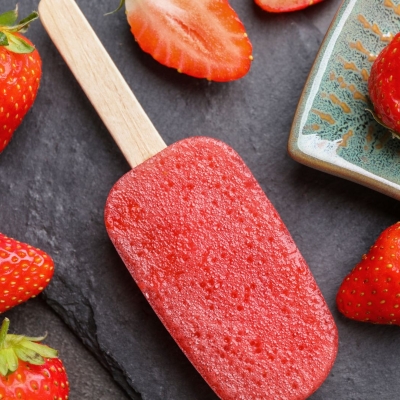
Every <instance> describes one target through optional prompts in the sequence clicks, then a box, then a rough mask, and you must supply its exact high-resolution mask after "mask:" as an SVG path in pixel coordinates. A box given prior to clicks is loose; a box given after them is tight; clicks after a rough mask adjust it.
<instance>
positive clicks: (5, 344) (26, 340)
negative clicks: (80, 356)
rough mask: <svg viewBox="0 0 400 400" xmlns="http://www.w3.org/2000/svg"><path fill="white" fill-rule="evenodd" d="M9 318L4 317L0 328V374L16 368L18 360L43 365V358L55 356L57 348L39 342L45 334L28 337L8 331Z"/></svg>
mask: <svg viewBox="0 0 400 400" xmlns="http://www.w3.org/2000/svg"><path fill="white" fill-rule="evenodd" d="M9 326H10V320H9V319H8V318H5V319H4V320H3V323H2V325H1V328H0V375H2V376H7V375H9V374H11V373H13V372H14V371H16V370H17V368H18V364H19V360H21V361H25V362H28V363H30V364H33V365H43V364H44V363H45V362H46V361H45V358H56V357H57V356H58V353H57V350H54V349H52V348H50V347H48V346H45V345H43V344H40V343H39V342H41V341H42V340H44V339H45V338H46V336H41V337H29V336H22V335H13V334H9V333H8V328H9Z"/></svg>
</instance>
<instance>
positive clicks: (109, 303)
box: [0, 0, 400, 400]
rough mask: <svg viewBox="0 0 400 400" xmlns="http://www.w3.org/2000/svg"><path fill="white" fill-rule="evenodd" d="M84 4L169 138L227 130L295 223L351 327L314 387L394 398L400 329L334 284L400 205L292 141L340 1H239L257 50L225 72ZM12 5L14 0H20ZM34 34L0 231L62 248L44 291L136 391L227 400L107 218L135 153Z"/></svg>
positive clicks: (1, 181) (155, 396)
mask: <svg viewBox="0 0 400 400" xmlns="http://www.w3.org/2000/svg"><path fill="white" fill-rule="evenodd" d="M37 3H38V1H37V0H20V8H21V10H22V11H24V12H28V11H30V10H31V9H35V8H37ZM78 3H79V5H80V6H81V8H82V10H83V11H84V13H85V14H86V15H87V17H88V19H89V21H90V22H91V24H92V25H93V27H94V28H95V30H96V32H97V34H98V35H99V37H100V39H101V41H102V42H103V43H104V45H105V46H106V48H107V49H108V51H109V52H110V55H111V57H112V58H113V59H114V61H115V63H116V64H117V66H118V68H119V69H120V70H121V72H122V74H123V75H124V76H125V78H126V80H127V82H128V84H129V85H130V86H131V88H132V89H133V91H134V93H135V94H136V96H137V98H138V100H139V101H140V102H141V104H142V106H143V108H144V109H145V110H146V112H147V113H148V115H149V117H150V119H151V120H152V121H153V123H154V124H155V126H156V128H157V129H158V130H159V132H160V134H161V135H162V137H163V138H164V140H165V141H166V142H167V144H171V143H173V142H175V141H177V140H179V139H183V138H185V137H188V136H194V135H206V136H212V137H215V138H218V139H221V140H223V141H225V142H226V143H228V144H229V145H231V146H232V147H233V148H234V149H235V150H236V151H237V152H238V153H239V154H240V155H241V156H242V157H243V159H244V160H245V162H246V163H247V165H248V166H249V167H250V169H251V170H252V171H253V173H254V175H255V177H256V178H257V179H258V181H259V182H260V184H261V186H262V187H263V189H264V190H265V192H266V194H267V195H268V197H269V198H270V200H271V201H272V203H273V204H274V205H275V207H276V208H277V209H278V211H279V213H280V214H281V217H282V219H283V220H284V222H285V223H286V224H287V226H288V228H289V230H290V231H291V233H292V235H293V237H294V239H295V241H296V242H297V244H298V246H299V248H300V250H301V252H302V253H303V255H304V257H305V258H306V260H307V261H308V263H309V266H310V268H311V270H312V272H313V274H314V276H315V278H316V280H317V282H318V284H319V285H320V288H321V290H322V292H323V294H324V296H325V298H326V300H327V302H328V305H329V306H330V308H331V310H332V312H333V315H334V317H335V320H336V322H337V324H338V328H339V335H340V349H339V354H338V357H337V361H336V364H335V366H334V367H333V369H332V372H331V373H330V375H329V377H328V379H327V380H326V382H325V383H324V384H323V385H322V386H321V388H320V389H319V390H318V391H317V392H316V393H315V394H314V395H313V396H311V398H312V399H313V400H317V399H324V400H336V399H360V400H361V399H362V400H376V399H377V398H379V399H393V398H396V397H398V393H400V379H399V378H400V369H399V368H398V365H399V361H398V360H399V359H400V331H399V329H398V328H397V327H381V326H373V325H367V324H365V325H364V324H360V323H354V322H351V321H349V320H346V319H344V318H343V317H341V316H340V315H339V314H338V312H337V310H336V307H335V294H336V290H337V288H338V286H339V284H340V282H341V280H342V278H343V277H344V276H345V275H346V274H347V272H348V271H349V270H350V269H351V268H352V267H353V266H354V264H355V263H356V262H357V261H358V260H359V258H360V256H361V254H363V252H365V251H366V250H367V249H368V247H369V246H370V245H371V244H372V242H373V241H374V240H375V238H376V237H377V235H378V234H379V233H380V231H381V230H383V229H384V228H385V227H387V226H388V225H390V224H392V223H394V222H395V221H396V220H397V219H398V218H399V211H400V207H399V203H398V202H397V201H395V200H393V199H390V198H388V197H385V196H384V195H382V194H379V193H376V192H374V191H372V190H369V189H366V188H364V187H361V186H358V185H356V184H354V183H350V182H347V181H344V180H342V179H339V178H336V177H333V176H329V175H326V174H324V173H321V172H318V171H315V170H312V169H310V168H307V167H304V166H301V165H299V164H297V163H296V162H294V161H293V160H291V159H290V157H289V156H288V155H287V151H286V146H287V139H288V133H289V130H290V125H291V121H292V118H293V115H294V112H295V108H296V105H297V102H298V99H299V97H300V94H301V91H302V87H303V85H304V83H305V80H306V78H307V74H308V72H309V70H310V68H311V65H312V63H313V60H314V58H315V55H316V53H317V51H318V48H319V45H320V44H321V41H322V39H323V36H324V34H325V32H326V30H327V28H328V26H329V23H330V21H331V20H332V18H333V16H334V13H335V11H336V9H337V7H338V6H339V3H340V0H326V1H325V2H324V3H321V4H318V5H315V6H313V7H311V8H309V9H307V10H304V11H301V12H296V13H290V14H286V15H269V14H267V13H265V12H263V11H261V10H260V9H259V8H258V7H257V6H255V5H254V4H253V3H252V0H246V1H244V0H232V1H231V4H232V6H233V7H234V8H235V9H236V11H237V12H238V14H239V16H240V17H241V19H242V21H243V22H244V24H245V25H246V28H247V31H248V34H249V37H250V39H251V40H252V43H253V46H254V59H255V61H254V63H253V66H252V69H251V71H250V73H249V74H248V75H247V76H246V77H245V78H243V79H241V80H239V81H236V82H231V83H225V84H218V83H210V82H207V81H205V80H196V79H193V78H190V77H187V76H185V75H180V74H178V73H177V72H175V71H173V70H170V69H167V68H165V67H163V66H161V65H159V64H158V63H156V62H155V61H154V60H152V58H151V57H150V56H148V55H146V54H144V53H142V52H141V50H140V49H139V48H138V46H137V44H136V43H135V42H134V40H133V38H132V36H131V34H130V32H129V29H128V25H127V23H126V21H125V16H124V13H123V12H120V13H119V14H117V15H113V16H108V17H104V13H106V12H107V11H110V10H112V9H113V8H115V7H116V5H117V4H116V3H118V2H117V1H114V2H111V1H106V0H85V1H84V0H80V1H78ZM3 4H5V7H6V8H11V7H12V6H13V1H11V0H3V1H2V5H3ZM29 37H30V38H31V39H32V40H34V42H35V43H36V44H37V47H38V49H39V51H40V53H41V55H42V58H43V60H44V75H43V81H42V86H41V90H40V93H39V96H38V98H37V101H36V104H35V106H34V108H33V109H32V111H31V112H30V113H29V115H28V116H27V117H26V119H25V120H24V122H23V124H22V126H21V127H20V129H19V130H18V132H17V134H16V135H15V137H14V139H13V140H12V142H11V144H10V145H9V146H8V148H7V149H6V151H5V152H4V153H3V154H2V155H1V156H0V171H1V172H0V204H1V207H0V221H1V225H0V231H2V232H3V233H6V234H8V235H10V236H13V237H16V238H18V239H20V240H23V241H27V242H29V243H31V244H33V245H36V246H38V247H40V248H42V249H44V250H46V251H48V252H49V253H50V254H51V255H52V256H53V258H54V259H55V262H56V274H55V276H54V279H53V281H52V282H51V284H50V286H49V287H48V289H47V290H46V293H45V299H46V301H47V303H48V304H49V305H50V306H51V307H52V308H53V309H54V310H55V311H56V312H57V313H58V314H59V315H60V316H61V318H62V319H63V320H64V321H65V322H66V324H67V325H68V326H69V327H70V328H71V329H72V331H73V332H75V334H76V335H77V336H78V337H79V338H81V340H82V341H83V343H84V344H85V345H86V346H87V347H88V348H89V349H90V350H92V351H93V352H94V354H95V355H96V356H97V358H98V360H100V362H101V363H102V364H103V365H104V366H105V367H106V368H107V369H108V370H109V371H110V372H111V373H112V374H113V376H114V378H115V379H116V381H117V382H119V383H120V384H121V385H122V386H123V388H124V389H125V390H126V392H127V393H128V394H129V396H130V398H132V399H139V398H142V399H145V400H211V399H214V400H215V399H216V396H215V394H214V393H213V392H212V391H211V389H210V388H209V387H208V386H207V385H206V384H205V383H204V381H203V380H202V378H201V377H200V376H199V375H198V374H197V372H196V371H195V370H194V368H193V367H192V366H191V365H190V363H189V362H188V361H187V360H186V358H185V357H184V356H183V355H182V353H181V351H180V350H179V349H178V347H177V346H176V344H175V343H174V341H173V340H172V338H171V337H170V336H169V335H168V333H167V332H166V331H165V329H164V328H163V326H162V325H161V323H160V322H159V320H158V319H157V317H156V316H155V314H154V313H153V311H152V310H151V308H150V307H149V305H148V304H147V302H146V300H145V299H144V297H143V296H142V294H141V293H140V291H139V289H138V288H137V286H136V285H135V284H134V282H133V281H132V279H131V277H130V275H129V274H128V272H127V270H126V269H125V267H124V265H123V264H122V262H121V260H120V259H119V257H118V255H117V253H116V251H115V250H114V248H113V246H112V245H111V243H110V241H109V239H108V237H107V234H106V231H105V229H104V223H103V209H104V204H105V201H106V198H107V194H108V192H109V190H110V188H111V187H112V185H113V184H114V183H115V182H116V181H117V180H118V178H119V177H121V176H122V175H123V174H124V173H125V172H127V171H128V170H129V167H128V165H127V163H126V161H125V160H124V158H123V156H122V154H121V153H120V151H119V150H118V148H117V146H116V145H115V144H114V143H113V140H112V139H111V137H110V135H109V134H108V132H107V130H106V129H105V127H104V126H103V124H102V122H101V120H100V119H99V117H98V116H97V115H96V112H95V111H94V109H93V108H92V106H91V104H90V103H89V102H88V100H87V99H86V97H85V95H84V94H83V92H82V90H81V89H80V87H79V86H78V84H77V83H76V81H75V79H74V78H73V76H72V74H71V73H70V71H69V70H68V68H67V67H66V65H65V63H64V62H63V60H62V58H61V57H60V55H59V54H58V52H57V51H56V49H55V47H54V46H53V44H52V43H51V41H50V39H49V38H48V36H47V35H46V33H45V32H44V30H43V28H42V27H41V25H40V23H36V24H34V25H33V26H32V28H31V30H30V32H29ZM17 311H18V310H15V312H17ZM55 329H56V332H57V330H58V331H59V332H60V334H61V333H62V329H61V328H58V327H57V326H55ZM77 398H83V396H82V397H79V396H77Z"/></svg>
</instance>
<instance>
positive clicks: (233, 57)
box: [120, 0, 253, 82]
mask: <svg viewBox="0 0 400 400" xmlns="http://www.w3.org/2000/svg"><path fill="white" fill-rule="evenodd" d="M124 3H125V6H126V13H127V17H128V22H129V25H130V26H131V31H132V33H133V35H134V36H135V39H136V41H137V42H138V43H139V46H140V47H141V48H142V50H144V51H145V52H147V53H150V54H151V55H152V56H153V57H154V58H155V59H156V60H157V61H158V62H160V63H161V64H164V65H166V66H168V67H171V68H175V69H177V70H178V71H179V72H182V73H185V74H188V75H191V76H194V77H196V78H207V79H209V80H213V81H220V82H223V81H231V80H235V79H239V78H241V77H243V76H244V75H245V74H246V73H247V72H248V71H249V69H250V64H251V61H252V59H253V57H252V45H251V43H250V41H249V39H248V37H247V33H246V31H245V28H244V26H243V24H242V22H241V21H240V19H239V17H238V15H237V14H236V12H235V11H234V10H233V9H232V8H231V6H230V5H229V3H228V1H227V0H122V1H121V4H120V7H122V5H123V4H124Z"/></svg>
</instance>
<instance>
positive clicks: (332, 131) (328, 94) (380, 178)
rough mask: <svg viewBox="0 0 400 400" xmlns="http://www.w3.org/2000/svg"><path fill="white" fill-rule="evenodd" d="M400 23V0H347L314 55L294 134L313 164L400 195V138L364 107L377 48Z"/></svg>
mask: <svg viewBox="0 0 400 400" xmlns="http://www.w3.org/2000/svg"><path fill="white" fill-rule="evenodd" d="M398 31H400V0H345V1H344V2H343V4H342V5H341V7H340V8H339V11H338V13H337V14H336V17H335V18H334V20H333V22H332V24H331V27H330V28H329V30H328V33H327V35H326V37H325V39H324V42H323V44H322V46H321V49H320V51H319V53H318V55H317V58H316V61H315V63H314V66H313V68H312V70H311V73H310V76H309V77H308V80H307V83H306V85H305V88H304V91H303V94H302V96H301V99H300V102H299V105H298V108H297V111H296V115H295V118H294V121H293V126H292V130H291V133H290V138H289V146H288V148H289V154H290V155H291V156H292V157H293V158H294V159H295V160H297V161H299V162H301V163H303V164H305V165H308V166H311V167H313V168H316V169H319V170H322V171H325V172H328V173H331V174H333V175H337V176H340V177H343V178H346V179H349V180H351V181H354V182H357V183H360V184H363V185H365V186H368V187H370V188H373V189H375V190H378V191H380V192H382V193H385V194H387V195H389V196H392V197H394V198H397V199H400V140H398V139H393V138H392V136H391V134H390V132H389V131H388V130H386V129H385V128H383V127H381V126H379V125H378V124H377V123H376V122H375V121H374V119H373V118H372V116H371V114H370V113H369V112H368V111H366V109H367V108H368V107H369V104H368V98H367V95H368V90H367V81H368V76H369V71H370V69H371V66H372V63H373V62H374V60H375V58H376V56H377V54H379V52H380V51H381V50H382V48H383V47H385V46H386V45H387V44H388V43H389V42H390V41H391V40H392V38H393V36H394V35H395V34H396V33H397V32H398Z"/></svg>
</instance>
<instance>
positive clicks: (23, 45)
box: [6, 34, 35, 54]
mask: <svg viewBox="0 0 400 400" xmlns="http://www.w3.org/2000/svg"><path fill="white" fill-rule="evenodd" d="M6 36H7V39H8V46H7V49H8V50H10V51H12V52H13V53H18V54H28V53H32V51H34V50H35V47H34V46H31V45H30V44H29V43H28V42H26V41H25V40H24V39H22V38H20V37H18V36H15V35H13V34H8V35H7V34H6Z"/></svg>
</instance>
